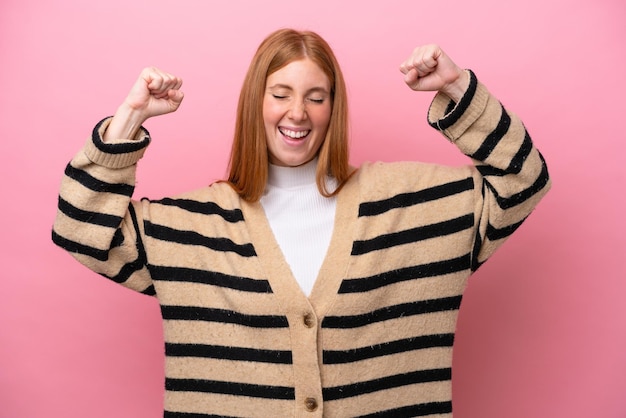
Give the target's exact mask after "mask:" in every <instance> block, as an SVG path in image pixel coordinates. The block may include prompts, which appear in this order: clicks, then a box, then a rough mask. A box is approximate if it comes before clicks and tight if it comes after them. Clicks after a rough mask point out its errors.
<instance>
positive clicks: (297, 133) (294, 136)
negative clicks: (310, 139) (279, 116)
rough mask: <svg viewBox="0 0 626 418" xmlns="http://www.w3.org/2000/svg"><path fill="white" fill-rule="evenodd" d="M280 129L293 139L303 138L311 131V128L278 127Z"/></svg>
mask: <svg viewBox="0 0 626 418" xmlns="http://www.w3.org/2000/svg"><path fill="white" fill-rule="evenodd" d="M278 130H279V131H280V133H281V134H283V135H285V136H286V137H288V138H291V139H302V138H304V137H305V136H307V135H308V134H309V133H311V130H310V129H307V130H304V131H292V130H291V129H286V128H278Z"/></svg>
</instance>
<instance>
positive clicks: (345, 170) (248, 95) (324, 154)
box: [228, 29, 350, 202]
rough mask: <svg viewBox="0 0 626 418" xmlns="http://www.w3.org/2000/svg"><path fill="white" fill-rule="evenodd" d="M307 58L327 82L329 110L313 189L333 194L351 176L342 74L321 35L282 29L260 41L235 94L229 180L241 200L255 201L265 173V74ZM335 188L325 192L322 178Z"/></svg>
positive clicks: (265, 180) (262, 186) (266, 158)
mask: <svg viewBox="0 0 626 418" xmlns="http://www.w3.org/2000/svg"><path fill="white" fill-rule="evenodd" d="M303 58H309V59H311V60H312V61H313V62H314V63H316V64H317V65H318V66H319V67H320V69H321V70H322V71H323V72H324V73H325V74H326V76H327V77H328V80H329V81H330V88H331V92H330V98H331V103H332V112H331V117H330V123H329V125H328V131H327V132H326V138H325V139H324V142H323V144H322V146H321V147H320V150H319V152H318V165H317V173H316V180H317V187H318V189H319V191H320V193H321V194H322V195H324V196H327V197H328V196H332V195H334V194H336V193H337V192H338V191H339V190H340V189H341V187H342V186H343V184H344V183H345V182H346V181H347V180H348V178H349V177H350V166H349V163H348V103H347V92H346V86H345V81H344V78H343V74H342V73H341V69H340V68H339V63H338V62H337V59H336V58H335V55H334V53H333V51H332V49H331V48H330V46H329V45H328V43H327V42H326V41H325V40H324V39H322V37H321V36H319V35H318V34H316V33H314V32H310V31H296V30H293V29H281V30H278V31H276V32H274V33H272V34H270V35H269V36H268V37H267V38H265V40H264V41H263V42H262V43H261V45H260V46H259V48H258V49H257V52H256V54H255V55H254V57H253V58H252V62H251V64H250V67H249V68H248V73H247V74H246V77H245V79H244V82H243V86H242V88H241V94H240V95H239V105H238V106H237V120H236V124H235V135H234V140H233V145H232V149H231V154H230V163H229V174H228V182H229V183H230V184H231V185H232V187H233V188H234V189H235V190H236V191H237V193H238V194H239V195H240V196H241V198H242V199H244V200H246V201H249V202H256V201H258V200H259V199H260V198H261V196H262V195H263V191H264V190H265V185H266V183H267V177H268V164H269V162H268V161H269V160H268V151H267V138H266V134H265V126H264V123H263V97H264V94H265V89H266V80H267V77H268V76H269V75H270V74H272V73H274V72H275V71H278V70H280V69H281V68H283V67H284V66H286V65H288V64H289V63H291V62H293V61H297V60H300V59H303ZM327 176H330V177H333V178H334V179H335V180H336V181H337V183H338V185H339V187H338V188H337V189H336V190H327V188H326V177H327Z"/></svg>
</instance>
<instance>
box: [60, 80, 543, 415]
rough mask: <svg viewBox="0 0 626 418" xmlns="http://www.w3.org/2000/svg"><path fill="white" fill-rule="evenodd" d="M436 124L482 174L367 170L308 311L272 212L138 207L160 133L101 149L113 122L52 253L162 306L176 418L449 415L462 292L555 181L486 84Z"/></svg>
mask: <svg viewBox="0 0 626 418" xmlns="http://www.w3.org/2000/svg"><path fill="white" fill-rule="evenodd" d="M428 118H429V122H430V124H431V125H432V126H433V127H435V128H437V129H438V130H440V131H441V132H442V133H443V134H444V135H445V136H446V137H447V138H448V139H449V140H451V141H452V142H454V143H455V144H456V145H457V146H458V148H459V149H460V150H461V151H462V152H463V153H465V154H466V155H468V156H470V157H471V158H472V159H473V160H474V161H475V165H474V166H469V167H459V168H450V167H442V166H437V165H431V164H421V163H414V162H399V163H389V164H384V163H375V164H369V163H368V164H364V165H363V166H361V167H360V168H359V170H358V171H357V173H356V174H355V175H354V176H353V177H352V179H351V180H350V181H349V182H348V183H347V185H346V186H345V187H344V188H343V189H342V191H341V192H340V194H339V196H338V201H337V210H336V219H335V226H334V232H333V236H332V240H331V243H330V247H329V249H328V253H327V256H326V259H325V261H324V263H323V265H322V268H321V270H320V272H319V276H318V279H317V282H316V283H315V286H314V288H313V290H312V293H311V295H310V296H309V297H308V298H307V297H306V296H305V295H304V294H303V292H302V291H301V290H300V288H299V286H298V283H297V282H296V280H295V279H294V277H293V275H292V273H291V271H290V269H289V266H288V265H287V263H286V262H285V260H284V258H283V256H282V254H281V251H280V249H279V247H278V245H277V243H276V241H275V239H274V237H273V235H272V232H271V229H270V227H269V224H268V221H267V219H266V217H265V215H264V213H263V209H262V207H261V206H260V204H259V203H247V202H245V201H242V200H241V199H239V197H238V196H237V194H236V193H234V192H233V190H232V188H231V187H230V186H229V185H228V184H227V183H216V184H213V185H211V186H209V187H206V188H203V189H200V190H196V191H193V192H190V193H187V194H183V195H181V196H178V197H176V198H167V199H162V200H153V201H150V200H147V199H144V200H141V201H134V200H131V195H132V193H133V186H134V181H135V167H136V163H137V161H138V160H139V159H140V157H141V156H142V154H143V151H144V149H145V147H146V146H147V144H148V142H149V136H148V134H147V132H146V131H145V130H142V132H141V133H140V134H138V137H137V138H135V140H133V141H128V140H123V141H122V140H120V141H117V142H116V143H106V144H105V143H103V142H102V139H101V137H102V133H103V132H104V129H105V128H106V126H107V124H108V120H105V121H103V122H101V123H100V124H99V125H98V126H97V127H96V128H95V129H94V133H93V135H92V138H91V140H90V141H88V142H87V144H86V145H85V147H84V148H83V149H82V150H81V152H79V153H78V154H77V155H76V157H75V158H74V159H73V160H72V161H71V163H70V164H69V165H68V166H67V169H66V171H65V176H64V178H63V180H62V186H61V191H60V196H59V207H58V214H57V218H56V221H55V225H54V229H53V233H52V236H53V241H54V242H55V243H56V244H57V245H59V246H60V247H62V248H64V249H66V250H67V251H69V252H70V253H71V254H72V255H73V256H74V257H76V258H77V259H78V260H79V261H80V262H81V263H83V264H85V265H86V266H87V267H89V268H90V269H92V270H94V271H96V272H97V273H100V274H102V275H104V276H106V277H107V278H109V279H111V280H114V281H115V282H118V283H120V284H122V285H124V286H127V287H129V288H132V289H134V290H137V291H139V292H143V293H145V294H148V295H154V296H155V297H156V298H157V299H158V301H159V304H160V307H161V312H162V316H163V321H164V334H165V354H166V357H165V370H166V378H165V390H166V394H165V412H164V416H165V417H169V418H174V417H180V418H182V417H185V418H196V417H205V418H206V417H216V416H224V417H322V416H323V417H348V416H359V417H394V418H397V417H413V416H429V417H451V416H452V391H451V365H452V347H453V340H454V332H455V325H456V321H457V316H458V312H459V307H460V304H461V297H462V294H463V291H464V289H465V287H466V282H467V279H468V277H469V276H470V274H471V273H472V272H473V271H475V270H476V269H477V268H478V267H479V266H480V265H481V264H482V263H483V262H484V261H485V260H486V259H487V258H488V257H489V256H490V255H491V254H492V253H493V252H494V250H495V249H496V248H497V247H498V246H499V245H500V244H501V243H502V242H503V241H504V240H505V239H506V238H507V237H508V236H509V235H511V233H512V232H513V231H514V230H515V229H516V228H517V227H518V226H519V225H520V224H521V223H522V221H523V220H524V219H525V218H526V217H527V216H528V215H529V213H530V212H531V211H532V209H533V208H534V207H535V205H536V204H537V203H538V201H539V200H540V198H541V197H542V196H543V195H544V194H545V192H546V191H547V190H548V188H549V183H550V181H549V179H548V173H547V170H546V165H545V163H544V161H543V159H542V157H541V155H540V154H539V152H538V151H537V149H536V148H535V147H534V146H533V144H532V143H531V140H530V138H529V136H528V134H527V132H526V130H525V128H524V126H523V125H522V123H521V121H520V120H519V119H518V118H517V117H516V116H515V115H513V114H511V113H509V112H507V111H506V110H505V109H504V108H503V107H502V105H501V104H500V103H499V102H498V101H497V100H496V99H495V98H494V97H492V96H491V95H490V94H489V93H488V91H487V90H486V88H485V87H484V86H483V85H482V84H481V83H479V82H478V81H477V79H476V77H475V76H474V74H473V73H471V83H470V87H469V89H468V91H467V93H466V94H465V96H464V97H463V98H462V100H460V101H459V103H458V104H454V103H450V102H449V100H448V99H447V98H446V97H445V96H443V95H441V94H439V95H437V96H435V99H434V100H433V103H432V104H431V107H430V110H429V115H428ZM303 239H306V238H305V237H303Z"/></svg>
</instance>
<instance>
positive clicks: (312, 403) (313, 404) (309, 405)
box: [304, 398, 317, 412]
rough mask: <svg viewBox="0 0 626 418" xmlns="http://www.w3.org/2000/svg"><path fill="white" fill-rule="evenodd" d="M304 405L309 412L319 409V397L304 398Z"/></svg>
mask: <svg viewBox="0 0 626 418" xmlns="http://www.w3.org/2000/svg"><path fill="white" fill-rule="evenodd" d="M304 407H305V408H306V410H307V411H309V412H313V411H315V410H316V409H317V399H315V398H306V399H305V400H304Z"/></svg>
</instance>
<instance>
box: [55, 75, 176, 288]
mask: <svg viewBox="0 0 626 418" xmlns="http://www.w3.org/2000/svg"><path fill="white" fill-rule="evenodd" d="M181 84H182V81H181V80H180V79H179V78H177V77H174V76H172V75H170V74H167V73H165V72H163V71H161V70H158V69H156V68H146V69H144V70H143V71H142V72H141V74H140V76H139V78H138V79H137V81H136V82H135V84H134V85H133V87H132V88H131V90H130V92H129V94H128V96H127V97H126V99H125V100H124V101H123V102H122V104H121V105H120V106H119V108H118V110H117V112H116V113H115V116H114V117H112V118H106V119H104V120H102V121H101V122H100V123H98V124H97V126H96V127H95V128H94V130H93V133H92V135H91V138H89V140H88V141H87V142H86V144H85V145H84V147H83V148H82V149H81V150H80V151H79V152H78V153H77V154H76V156H75V157H74V158H73V159H72V161H71V162H70V163H69V164H68V165H67V167H66V169H65V175H64V176H63V179H62V181H61V188H60V191H59V201H58V210H57V216H56V219H55V223H54V226H53V231H52V240H53V241H54V243H55V244H57V245H58V246H60V247H61V248H63V249H65V250H67V251H68V252H69V253H70V254H72V255H73V256H74V257H75V258H76V259H77V260H78V261H80V262H81V263H82V264H84V265H86V266H87V267H88V268H90V269H91V270H93V271H95V272H96V273H99V274H101V275H103V276H105V277H108V278H110V279H112V280H114V281H116V282H119V283H121V284H124V285H125V286H127V287H129V288H132V289H134V290H137V291H140V292H144V293H148V294H150V293H153V292H154V289H153V287H152V284H151V280H150V278H149V275H148V272H147V269H146V261H147V260H146V254H145V251H144V248H143V239H142V236H143V222H142V219H143V217H144V216H145V213H144V212H145V210H144V207H143V206H144V205H146V204H145V203H141V202H135V201H132V200H131V198H132V194H133V191H134V187H135V171H136V163H137V161H138V160H139V159H140V158H141V157H142V156H143V153H144V151H145V149H146V147H147V146H148V143H149V142H150V137H149V134H148V132H147V131H146V130H145V129H143V128H141V125H142V124H143V123H144V122H145V121H146V120H147V119H148V118H150V117H153V116H158V115H162V114H165V113H170V112H173V111H175V110H176V109H178V106H179V105H180V103H181V101H182V99H183V93H182V92H181V91H180V86H181Z"/></svg>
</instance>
